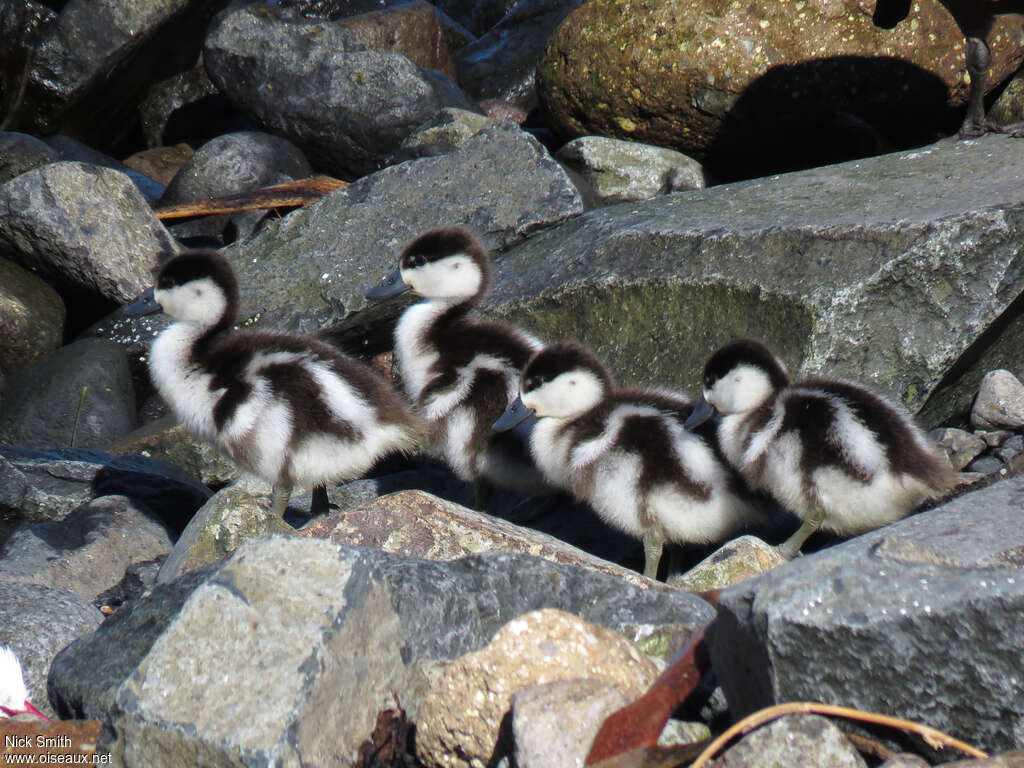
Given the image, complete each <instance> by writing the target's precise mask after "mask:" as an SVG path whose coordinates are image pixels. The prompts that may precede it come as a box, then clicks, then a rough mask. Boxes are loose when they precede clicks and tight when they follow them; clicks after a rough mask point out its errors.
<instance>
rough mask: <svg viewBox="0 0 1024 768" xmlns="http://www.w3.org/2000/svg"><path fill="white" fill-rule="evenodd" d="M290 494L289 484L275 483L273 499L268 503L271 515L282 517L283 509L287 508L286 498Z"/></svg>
mask: <svg viewBox="0 0 1024 768" xmlns="http://www.w3.org/2000/svg"><path fill="white" fill-rule="evenodd" d="M291 496H292V487H291V486H290V485H275V486H274V501H273V503H271V505H270V515H271V517H274V516H277V517H284V511H285V509H287V508H288V499H290V498H291Z"/></svg>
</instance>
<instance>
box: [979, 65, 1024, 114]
mask: <svg viewBox="0 0 1024 768" xmlns="http://www.w3.org/2000/svg"><path fill="white" fill-rule="evenodd" d="M985 117H986V118H988V119H989V120H991V121H992V122H994V123H995V124H996V125H1013V124H1015V123H1019V122H1021V121H1024V72H1018V73H1017V74H1016V75H1014V76H1013V78H1012V79H1011V80H1010V82H1009V83H1008V84H1007V85H1006V87H1005V88H1004V89H1003V92H1002V93H1001V94H999V98H997V99H996V100H995V102H993V104H992V106H991V107H990V108H989V110H988V113H987V114H986V115H985Z"/></svg>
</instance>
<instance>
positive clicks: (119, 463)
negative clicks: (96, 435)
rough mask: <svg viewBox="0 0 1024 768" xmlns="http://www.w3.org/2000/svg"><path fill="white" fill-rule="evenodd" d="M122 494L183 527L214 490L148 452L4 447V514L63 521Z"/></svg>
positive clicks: (0, 507) (0, 470) (0, 477)
mask: <svg viewBox="0 0 1024 768" xmlns="http://www.w3.org/2000/svg"><path fill="white" fill-rule="evenodd" d="M115 494H123V495H125V496H128V497H129V498H131V499H134V500H137V501H138V502H139V504H141V505H142V506H144V507H146V508H147V509H149V510H151V511H152V512H155V513H156V514H157V515H158V516H159V517H160V519H161V520H163V521H164V522H165V523H166V524H167V525H168V526H169V527H170V528H171V530H173V531H175V532H179V531H181V530H182V529H183V528H184V527H185V524H186V523H187V522H188V519H189V518H190V517H191V516H192V513H193V512H195V510H197V509H198V508H199V507H200V506H202V504H203V502H205V501H206V499H207V498H208V497H209V495H210V491H209V489H208V488H206V487H205V486H203V485H200V484H199V483H198V482H197V481H195V480H193V479H192V478H191V477H190V476H188V475H187V474H185V473H184V472H182V471H181V470H180V469H178V468H177V467H173V466H171V465H170V464H167V463H165V462H162V461H157V460H155V459H148V458H145V457H143V456H113V455H111V454H109V453H103V452H102V451H88V450H84V449H81V448H62V449H60V450H54V451H30V450H26V449H21V448H12V447H2V446H0V512H2V513H3V515H4V516H5V517H12V516H13V517H14V518H15V519H19V520H24V521H25V522H29V523H41V522H48V521H53V520H62V519H64V518H65V517H67V515H68V514H69V513H70V512H71V511H72V510H74V509H75V508H76V507H78V506H79V505H81V504H84V503H86V502H87V501H90V500H91V499H93V498H96V497H98V496H109V495H115Z"/></svg>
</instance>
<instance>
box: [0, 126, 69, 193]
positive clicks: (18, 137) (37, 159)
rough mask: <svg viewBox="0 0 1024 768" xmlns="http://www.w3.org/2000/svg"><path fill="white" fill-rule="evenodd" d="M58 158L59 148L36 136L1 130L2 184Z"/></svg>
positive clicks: (0, 169)
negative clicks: (56, 148)
mask: <svg viewBox="0 0 1024 768" xmlns="http://www.w3.org/2000/svg"><path fill="white" fill-rule="evenodd" d="M58 159H59V155H58V154H57V150H55V149H53V148H52V147H50V146H49V145H47V143H46V142H45V141H42V140H41V139H37V138H36V137H35V136H29V135H28V134H27V133H18V132H17V131H0V184H3V183H4V182H5V181H10V180H11V179H13V178H14V177H15V176H20V175H21V174H23V173H24V172H25V171H31V170H32V169H33V168H38V167H39V166H40V165H46V164H47V163H55V162H57V160H58Z"/></svg>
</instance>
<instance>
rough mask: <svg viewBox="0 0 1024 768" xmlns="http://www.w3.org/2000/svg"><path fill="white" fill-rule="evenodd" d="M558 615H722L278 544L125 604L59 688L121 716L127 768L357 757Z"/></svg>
mask: <svg viewBox="0 0 1024 768" xmlns="http://www.w3.org/2000/svg"><path fill="white" fill-rule="evenodd" d="M545 607H552V608H559V609H561V610H564V611H572V612H574V613H578V614H579V615H581V616H582V617H583V618H584V619H585V620H588V621H592V622H595V623H599V624H601V625H602V626H605V627H608V628H609V629H612V630H615V631H619V632H627V633H634V632H636V630H637V628H640V627H650V626H652V625H663V626H665V625H667V623H671V624H675V625H678V624H681V623H687V624H690V625H691V626H693V625H696V624H699V623H702V622H704V621H706V620H708V618H710V616H711V615H712V613H713V612H712V610H711V608H710V606H708V605H707V604H706V603H704V602H703V601H701V600H699V599H697V598H695V597H694V596H692V595H687V594H684V593H673V592H660V591H651V590H638V589H636V588H635V587H632V586H630V585H628V584H624V583H623V582H621V581H620V580H618V579H615V578H613V577H609V576H604V575H602V574H595V573H593V572H592V571H585V570H583V569H577V568H572V567H568V566H563V565H556V564H552V563H548V562H546V561H543V560H539V559H536V558H531V557H526V556H521V555H509V554H493V553H491V554H485V555H477V556H474V557H470V558H465V559H463V560H459V561H455V562H450V563H434V562H429V561H423V560H417V559H410V558H402V557H397V556H394V555H388V554H385V553H381V552H378V551H375V550H371V549H348V548H341V549H340V550H339V548H338V547H337V546H336V545H333V544H331V543H329V542H325V541H315V540H309V539H302V538H297V537H281V536H275V537H268V538H263V539H258V540H255V541H250V542H249V543H247V544H245V545H243V546H242V547H241V548H240V549H239V550H238V551H237V552H236V553H235V555H234V556H233V557H232V558H231V559H229V560H228V561H226V562H225V563H224V564H222V565H215V566H206V567H204V568H200V569H198V570H196V571H191V572H189V573H188V574H186V575H185V576H183V577H182V578H181V579H178V580H177V581H175V582H172V583H170V584H166V585H161V586H157V587H156V588H155V589H154V590H153V593H152V594H151V595H149V596H146V597H143V598H142V599H140V600H139V601H136V602H134V603H129V604H126V605H125V606H123V607H122V608H120V609H118V610H117V611H116V612H115V613H114V615H113V616H112V617H111V618H110V619H109V620H108V621H107V622H105V623H104V625H103V627H102V628H101V629H100V631H99V632H96V633H95V634H93V635H91V636H89V637H86V638H83V639H82V640H80V641H79V642H77V643H76V644H74V645H73V646H71V647H70V648H68V649H67V650H66V651H65V652H64V653H63V654H61V656H60V658H59V659H58V660H57V662H56V663H55V665H54V671H53V673H52V675H51V680H50V683H51V696H52V698H53V700H54V702H55V704H56V705H57V709H58V711H60V712H62V713H63V714H76V715H79V716H89V717H96V718H97V719H101V720H103V721H104V722H105V723H106V724H107V725H108V726H110V728H111V730H110V731H109V733H110V734H112V737H113V744H112V746H113V749H114V751H115V753H117V754H119V755H121V758H120V759H122V760H124V762H125V763H126V764H133V763H134V762H136V761H138V760H141V761H143V762H145V763H146V764H147V765H150V766H154V767H156V766H160V765H165V764H173V763H172V762H170V761H172V760H173V758H172V757H167V758H166V759H165V758H163V757H161V756H162V755H172V754H188V755H204V756H205V757H197V758H195V759H194V760H192V762H196V761H198V762H203V761H204V760H209V761H211V762H216V761H218V760H226V759H227V756H228V755H237V754H238V752H239V750H242V751H243V753H244V754H246V755H248V756H249V757H248V758H247V759H248V760H267V761H269V762H273V761H275V760H279V761H281V764H298V762H297V761H298V760H299V759H301V760H302V761H304V762H305V763H306V764H317V765H327V764H340V765H351V764H352V762H351V760H352V758H353V755H354V752H355V749H356V747H357V746H358V744H359V743H361V742H362V741H363V740H364V739H365V738H366V737H367V735H368V734H369V733H370V731H371V730H372V728H373V724H374V721H375V719H376V716H377V713H378V712H379V711H380V710H381V709H383V708H385V707H389V706H393V704H394V699H393V695H395V694H397V696H398V698H399V700H400V701H401V704H402V707H403V708H404V709H405V710H406V711H407V713H408V715H409V717H410V719H411V720H413V721H415V720H416V718H417V716H418V713H419V709H420V703H421V701H422V698H423V696H424V694H425V692H426V690H427V689H428V686H429V681H430V679H431V678H432V677H433V676H435V675H436V670H437V665H438V663H439V662H443V661H445V660H449V659H454V658H456V657H458V656H461V655H463V654H465V653H468V652H472V651H475V650H479V649H481V648H483V647H484V646H485V645H486V644H487V642H488V641H489V640H490V639H491V637H492V636H493V635H494V633H495V632H496V631H497V630H498V629H499V628H500V627H501V626H503V625H504V624H506V623H507V622H509V621H510V620H511V619H513V618H515V617H517V616H519V615H521V614H523V613H525V612H528V611H531V610H536V609H540V608H545ZM285 628H286V629H285ZM115 649H117V650H116V652H115ZM256 700H258V701H260V702H261V706H260V707H258V708H255V709H254V708H253V707H251V706H250V703H251V702H252V701H256ZM157 745H163V747H162V748H157ZM181 750H183V752H182V751H181Z"/></svg>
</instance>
